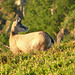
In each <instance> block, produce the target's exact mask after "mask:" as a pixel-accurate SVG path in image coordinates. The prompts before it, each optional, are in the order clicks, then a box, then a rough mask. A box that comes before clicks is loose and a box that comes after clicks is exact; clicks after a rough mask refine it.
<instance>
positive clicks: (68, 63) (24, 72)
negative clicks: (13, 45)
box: [0, 41, 75, 75]
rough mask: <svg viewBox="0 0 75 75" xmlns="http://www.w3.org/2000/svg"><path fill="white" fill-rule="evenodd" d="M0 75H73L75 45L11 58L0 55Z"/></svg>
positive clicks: (65, 45)
mask: <svg viewBox="0 0 75 75" xmlns="http://www.w3.org/2000/svg"><path fill="white" fill-rule="evenodd" d="M0 59H1V60H0V66H1V67H0V74H1V75H75V44H74V43H73V42H72V41H69V42H67V43H61V44H60V45H57V44H56V45H54V46H53V47H52V49H49V50H48V51H43V52H41V51H36V52H34V53H31V54H27V53H25V54H24V55H17V56H13V55H12V54H11V52H10V51H9V50H8V51H7V52H2V53H0Z"/></svg>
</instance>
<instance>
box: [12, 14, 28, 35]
mask: <svg viewBox="0 0 75 75" xmlns="http://www.w3.org/2000/svg"><path fill="white" fill-rule="evenodd" d="M11 31H12V32H14V33H15V34H17V33H18V32H27V31H28V27H26V26H25V25H23V24H22V23H21V19H20V18H19V16H18V15H17V17H16V18H15V20H14V22H13V25H12V28H11Z"/></svg>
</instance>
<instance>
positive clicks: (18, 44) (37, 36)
mask: <svg viewBox="0 0 75 75" xmlns="http://www.w3.org/2000/svg"><path fill="white" fill-rule="evenodd" d="M15 24H16V22H14V23H13V25H12V28H11V33H10V39H9V44H10V50H11V51H12V53H13V54H17V53H18V52H23V53H25V52H32V51H35V50H46V49H48V48H50V47H51V44H52V43H54V40H53V38H52V37H51V36H50V35H49V34H47V33H46V32H44V31H38V32H32V33H28V34H17V33H18V32H17V30H16V25H15ZM13 33H14V34H13ZM50 41H51V42H50Z"/></svg>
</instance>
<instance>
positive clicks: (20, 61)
mask: <svg viewBox="0 0 75 75" xmlns="http://www.w3.org/2000/svg"><path fill="white" fill-rule="evenodd" d="M15 1H16V0H0V75H75V43H74V42H73V40H74V27H75V0H26V2H25V6H24V9H25V11H24V12H25V15H24V16H23V19H22V23H23V24H24V25H26V26H27V27H28V29H29V32H34V31H40V30H43V31H46V32H47V33H48V34H50V35H51V36H52V37H53V38H54V39H55V40H56V38H57V34H58V32H59V31H60V29H61V28H63V27H64V28H66V29H68V30H69V32H70V34H69V35H67V36H64V40H63V41H62V42H61V43H60V44H54V45H53V47H52V48H51V49H49V50H47V51H42V52H41V51H35V52H34V53H31V54H29V53H25V54H22V55H17V56H14V55H13V54H12V53H11V51H10V49H9V42H8V41H9V33H8V34H6V32H7V31H8V29H9V30H10V28H11V26H12V22H13V20H14V18H15V15H16V13H18V14H20V12H19V11H20V10H19V9H20V6H17V5H16V4H15ZM20 16H21V15H20ZM29 32H28V33H29Z"/></svg>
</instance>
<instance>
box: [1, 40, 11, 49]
mask: <svg viewBox="0 0 75 75" xmlns="http://www.w3.org/2000/svg"><path fill="white" fill-rule="evenodd" d="M0 44H2V45H3V46H4V47H5V48H8V49H9V48H10V47H9V46H7V45H4V44H3V43H2V42H1V41H0Z"/></svg>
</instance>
